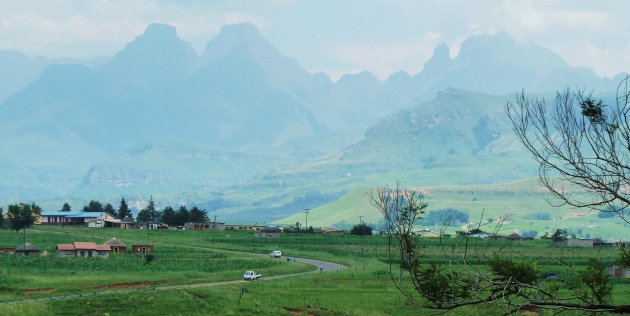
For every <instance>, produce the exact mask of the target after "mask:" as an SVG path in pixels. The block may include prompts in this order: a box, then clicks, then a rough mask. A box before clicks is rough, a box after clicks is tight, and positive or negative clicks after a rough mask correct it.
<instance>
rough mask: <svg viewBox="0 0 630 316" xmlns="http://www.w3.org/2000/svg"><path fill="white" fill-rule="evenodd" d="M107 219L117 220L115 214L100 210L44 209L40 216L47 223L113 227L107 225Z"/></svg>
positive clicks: (42, 222) (110, 220)
mask: <svg viewBox="0 0 630 316" xmlns="http://www.w3.org/2000/svg"><path fill="white" fill-rule="evenodd" d="M106 221H108V222H115V221H119V220H116V219H115V218H114V217H113V216H111V215H110V214H107V213H100V212H83V211H69V212H62V211H43V212H42V214H41V216H40V223H36V224H45V225H85V224H87V225H88V227H111V225H106Z"/></svg>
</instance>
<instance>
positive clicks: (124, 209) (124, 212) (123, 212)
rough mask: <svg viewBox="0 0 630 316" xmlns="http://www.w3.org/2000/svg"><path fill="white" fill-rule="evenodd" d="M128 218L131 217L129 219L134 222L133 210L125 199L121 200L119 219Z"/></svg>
mask: <svg viewBox="0 0 630 316" xmlns="http://www.w3.org/2000/svg"><path fill="white" fill-rule="evenodd" d="M127 216H129V218H131V219H132V220H133V213H131V210H130V209H129V206H128V205H127V202H126V201H125V198H124V197H123V198H122V199H121V200H120V205H119V206H118V213H117V217H118V218H119V219H123V218H125V217H127Z"/></svg>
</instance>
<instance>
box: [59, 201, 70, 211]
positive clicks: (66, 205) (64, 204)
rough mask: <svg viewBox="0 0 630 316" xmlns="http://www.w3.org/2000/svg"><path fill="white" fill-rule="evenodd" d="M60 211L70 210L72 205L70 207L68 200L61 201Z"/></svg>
mask: <svg viewBox="0 0 630 316" xmlns="http://www.w3.org/2000/svg"><path fill="white" fill-rule="evenodd" d="M60 211H61V212H70V211H72V207H70V204H68V202H65V203H63V206H62V207H61V210H60Z"/></svg>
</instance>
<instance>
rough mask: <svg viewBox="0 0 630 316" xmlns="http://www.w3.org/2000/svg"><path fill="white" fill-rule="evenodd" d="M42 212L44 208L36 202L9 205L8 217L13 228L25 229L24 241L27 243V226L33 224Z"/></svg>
mask: <svg viewBox="0 0 630 316" xmlns="http://www.w3.org/2000/svg"><path fill="white" fill-rule="evenodd" d="M41 214H42V208H41V207H39V205H37V204H35V203H31V204H28V203H17V204H11V205H9V208H8V209H7V217H8V218H9V225H10V226H11V229H13V230H15V231H16V232H18V231H19V230H20V229H22V230H24V243H26V228H28V227H30V226H32V225H33V224H34V223H35V222H36V221H37V219H38V218H39V217H40V216H41Z"/></svg>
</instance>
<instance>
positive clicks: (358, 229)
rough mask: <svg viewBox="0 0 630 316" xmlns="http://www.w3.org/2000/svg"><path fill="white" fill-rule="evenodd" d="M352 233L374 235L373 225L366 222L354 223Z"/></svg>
mask: <svg viewBox="0 0 630 316" xmlns="http://www.w3.org/2000/svg"><path fill="white" fill-rule="evenodd" d="M350 234H352V235H359V236H364V235H372V227H371V226H368V225H367V224H365V223H361V224H358V225H354V227H352V229H351V230H350Z"/></svg>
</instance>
